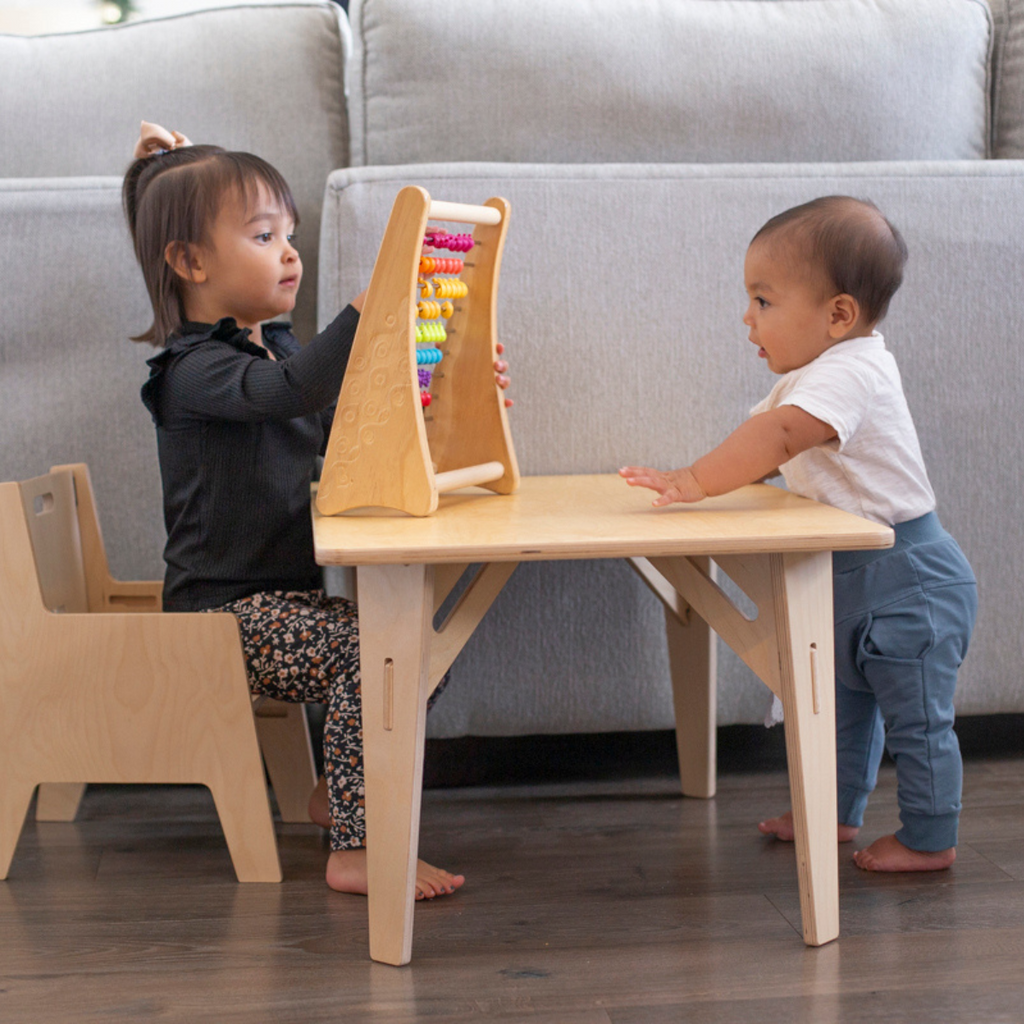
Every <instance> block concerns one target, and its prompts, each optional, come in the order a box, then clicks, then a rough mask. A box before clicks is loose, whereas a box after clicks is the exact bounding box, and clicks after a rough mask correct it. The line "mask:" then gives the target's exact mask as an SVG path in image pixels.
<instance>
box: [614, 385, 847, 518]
mask: <svg viewBox="0 0 1024 1024" xmlns="http://www.w3.org/2000/svg"><path fill="white" fill-rule="evenodd" d="M836 436H837V435H836V431H835V429H834V428H833V427H832V426H831V425H830V424H828V423H825V422H824V421H823V420H819V419H818V418H817V417H816V416H812V415H811V414H810V413H809V412H805V411H804V410H803V409H801V408H799V407H798V406H795V405H780V406H778V408H775V409H770V410H769V411H768V412H762V413H758V414H757V415H756V416H751V417H750V419H749V420H746V421H745V422H744V423H742V424H740V426H738V427H737V428H736V429H735V430H734V431H733V432H732V433H731V434H730V435H729V436H728V437H727V438H726V439H725V440H724V441H723V442H722V443H721V444H720V445H719V446H718V447H717V448H713V449H712V450H711V451H710V452H708V453H707V455H702V456H701V457H700V458H699V459H698V460H697V461H696V462H695V463H693V465H691V466H684V467H683V468H682V469H676V470H671V471H669V472H667V473H663V472H661V471H659V470H656V469H650V468H648V467H646V466H626V467H625V468H624V469H620V470H619V473H620V475H621V476H623V477H624V478H625V480H626V483H628V484H629V485H630V486H631V487H649V488H650V489H651V490H652V491H657V492H658V497H657V498H655V500H654V504H655V505H669V504H671V503H672V502H674V501H685V502H690V501H700V500H701V499H702V498H708V497H711V496H713V495H716V494H726V493H728V492H729V491H734V490H736V488H737V487H743V486H744V485H746V484H752V483H755V482H757V481H758V480H763V479H764V478H765V477H766V476H770V475H771V474H772V473H774V472H775V471H776V470H777V469H778V468H779V466H781V465H782V464H783V463H784V462H788V461H789V460H790V459H792V458H793V457H794V456H795V455H799V454H800V453H801V452H804V451H807V449H808V448H814V447H816V446H817V445H820V444H824V443H825V442H826V441H831V440H832V439H833V438H834V437H836Z"/></svg>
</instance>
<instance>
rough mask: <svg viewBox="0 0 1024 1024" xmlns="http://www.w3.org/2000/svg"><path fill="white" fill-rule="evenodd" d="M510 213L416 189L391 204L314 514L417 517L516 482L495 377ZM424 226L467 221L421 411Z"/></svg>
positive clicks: (490, 203) (493, 203) (501, 203)
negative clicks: (458, 292)
mask: <svg viewBox="0 0 1024 1024" xmlns="http://www.w3.org/2000/svg"><path fill="white" fill-rule="evenodd" d="M509 211H510V206H509V204H508V202H507V200H505V199H501V198H498V197H494V198H491V199H488V200H487V201H486V202H485V203H484V204H483V205H482V206H471V205H467V204H461V203H447V202H436V201H432V200H431V198H430V195H429V193H428V192H427V191H426V190H425V189H423V188H420V187H419V186H416V185H410V186H407V187H406V188H403V189H402V190H401V191H400V192H399V193H398V195H397V197H396V198H395V202H394V205H393V207H392V210H391V216H390V218H389V220H388V224H387V228H386V229H385V232H384V237H383V240H382V242H381V245H380V250H379V251H378V254H377V261H376V264H375V265H374V269H373V274H372V276H371V279H370V285H369V288H368V289H367V294H366V301H365V303H364V307H363V313H362V316H361V318H360V322H359V328H358V330H357V332H356V338H355V341H354V343H353V347H352V355H351V358H350V360H349V365H348V369H347V371H346V373H345V380H344V382H343V383H342V387H341V393H340V395H339V398H338V406H337V410H336V412H335V416H334V423H333V426H332V429H331V436H330V439H329V441H328V445H327V452H326V456H325V459H324V466H323V471H322V473H321V479H320V486H319V489H318V492H317V499H316V502H317V510H318V511H319V512H320V513H321V514H322V515H337V514H339V513H341V512H345V511H348V510H350V509H355V508H366V507H374V506H379V507H384V508H392V509H398V510H400V511H403V512H407V513H409V514H411V515H415V516H424V515H429V514H430V513H432V512H434V511H435V510H436V509H437V503H438V496H439V495H440V494H443V493H445V492H447V491H452V490H456V489H458V488H461V487H470V486H483V487H486V488H487V489H489V490H491V491H496V492H497V493H499V494H511V493H513V492H514V491H515V490H516V489H517V488H518V486H519V467H518V464H517V462H516V456H515V451H514V449H513V446H512V434H511V431H510V429H509V423H508V415H507V413H506V410H505V403H504V397H503V395H502V392H501V389H500V388H499V387H498V386H497V384H496V383H495V380H494V362H495V360H496V359H497V357H498V352H497V327H496V324H497V313H496V304H497V294H498V277H499V273H500V269H501V256H502V250H503V247H504V242H505V234H506V231H507V229H508V217H509ZM428 220H429V221H454V222H457V223H465V224H473V225H475V230H474V233H473V239H474V243H475V244H474V247H473V249H472V250H471V253H472V255H471V257H470V258H468V259H467V260H466V261H465V266H464V270H463V275H462V279H463V280H464V281H465V283H466V284H467V285H468V287H469V294H468V296H466V297H465V298H463V299H459V300H458V305H457V307H456V313H455V315H454V316H453V317H452V322H451V323H452V326H451V327H450V328H449V335H450V336H451V335H456V337H455V338H453V339H450V341H449V342H448V343H446V346H445V349H444V352H445V355H444V359H443V361H442V362H441V363H439V364H438V370H437V371H435V374H434V379H433V382H432V392H433V402H432V404H431V406H430V407H429V412H428V413H427V415H426V416H425V415H424V410H423V407H422V405H421V403H420V397H419V381H418V376H417V366H416V298H417V295H416V292H417V277H418V274H419V260H420V255H421V251H422V244H423V237H424V234H425V232H426V230H427V222H428Z"/></svg>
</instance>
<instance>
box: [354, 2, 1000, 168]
mask: <svg viewBox="0 0 1024 1024" xmlns="http://www.w3.org/2000/svg"><path fill="white" fill-rule="evenodd" d="M350 15H351V19H352V29H353V40H354V49H353V56H352V61H351V63H350V67H349V70H350V75H349V95H350V105H349V115H350V120H351V125H352V163H353V165H361V164H367V165H372V164H395V163H403V162H413V161H442V160H510V161H546V162H559V161H565V162H569V161H581V162H595V161H640V162H660V161H671V162H690V161H701V162H714V161H787V160H807V161H820V160H890V159H891V160H895V159H908V160H920V159H957V158H963V159H970V158H978V157H984V156H986V154H987V146H988V77H987V76H988V60H989V51H990V44H991V17H990V13H989V10H988V8H987V6H986V4H985V2H984V0H676V2H674V3H666V2H664V0H633V2H630V3H623V2H621V0H558V2H557V3H552V2H551V0H516V2H515V3H509V2H507V0H446V2H445V3H427V2H424V0H353V3H352V5H351V8H350Z"/></svg>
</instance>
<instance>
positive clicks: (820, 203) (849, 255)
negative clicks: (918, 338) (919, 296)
mask: <svg viewBox="0 0 1024 1024" xmlns="http://www.w3.org/2000/svg"><path fill="white" fill-rule="evenodd" d="M757 241H761V242H764V241H773V242H781V243H783V244H786V245H789V246H792V247H793V250H794V251H795V252H796V253H797V255H798V257H803V258H804V259H805V260H806V261H807V263H808V264H809V265H810V266H811V267H813V268H816V269H819V270H820V271H821V273H823V274H824V275H825V276H826V277H827V279H828V283H829V285H830V286H831V287H832V288H833V289H834V290H835V293H836V294H841V293H846V294H847V295H852V296H853V297H854V298H855V299H856V300H857V302H859V303H860V307H861V312H862V314H863V316H864V318H865V319H866V320H867V322H868V323H869V324H875V323H878V321H879V320H881V319H882V318H883V317H884V316H885V314H886V312H887V311H888V309H889V300H890V299H891V298H892V297H893V295H895V294H896V290H897V289H898V288H899V286H900V284H902V282H903V267H904V265H905V264H906V262H907V244H906V242H904V241H903V236H902V235H901V234H900V233H899V231H897V230H896V228H895V227H893V225H892V224H890V223H889V221H888V220H887V219H886V218H885V217H884V216H883V215H882V213H881V211H880V210H879V209H878V207H877V206H875V204H874V203H872V202H871V201H870V200H867V199H854V198H852V197H851V196H822V197H820V198H818V199H812V200H811V201H810V202H809V203H804V204H803V205H801V206H794V207H793V208H792V209H790V210H785V211H784V212H782V213H780V214H777V215H776V216H774V217H772V219H771V220H769V221H768V222H767V223H766V224H765V225H764V226H763V227H762V228H761V230H760V231H758V233H757V234H756V235H754V237H753V239H752V240H751V243H750V244H751V245H753V244H754V242H757Z"/></svg>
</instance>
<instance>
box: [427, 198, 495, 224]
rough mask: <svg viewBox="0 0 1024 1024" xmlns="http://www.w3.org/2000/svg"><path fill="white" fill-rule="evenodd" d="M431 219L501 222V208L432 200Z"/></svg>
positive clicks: (477, 222)
mask: <svg viewBox="0 0 1024 1024" xmlns="http://www.w3.org/2000/svg"><path fill="white" fill-rule="evenodd" d="M428 216H429V217H430V219H431V220H453V221H457V222H458V223H459V224H500V223H501V210H497V209H495V208H494V207H493V206H470V205H468V204H467V203H445V202H439V201H437V200H431V203H430V212H429V214H428Z"/></svg>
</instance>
